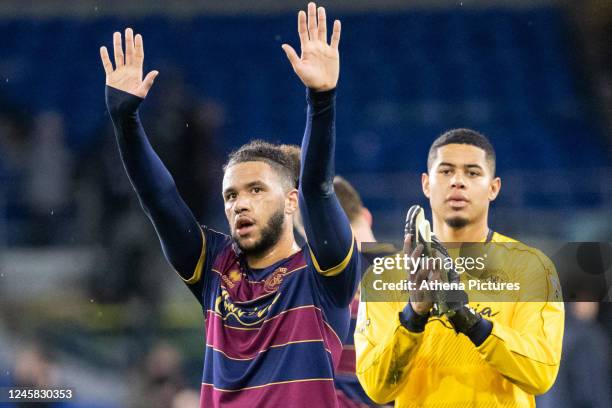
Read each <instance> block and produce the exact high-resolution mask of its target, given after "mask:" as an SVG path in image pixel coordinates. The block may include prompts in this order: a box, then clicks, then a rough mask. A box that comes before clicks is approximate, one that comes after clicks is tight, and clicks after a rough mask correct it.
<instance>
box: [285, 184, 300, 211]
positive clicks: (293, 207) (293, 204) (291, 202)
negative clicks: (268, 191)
mask: <svg viewBox="0 0 612 408" xmlns="http://www.w3.org/2000/svg"><path fill="white" fill-rule="evenodd" d="M296 211H298V191H297V190H296V189H295V188H294V189H293V190H290V191H289V192H288V193H287V194H286V195H285V214H294V213H295V212H296Z"/></svg>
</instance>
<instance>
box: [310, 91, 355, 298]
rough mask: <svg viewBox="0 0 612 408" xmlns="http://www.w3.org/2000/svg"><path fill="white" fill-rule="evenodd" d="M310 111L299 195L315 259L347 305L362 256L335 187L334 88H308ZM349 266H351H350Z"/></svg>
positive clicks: (335, 293)
mask: <svg viewBox="0 0 612 408" xmlns="http://www.w3.org/2000/svg"><path fill="white" fill-rule="evenodd" d="M307 99H308V113H307V121H306V129H305V131H304V139H303V141H302V157H301V171H300V189H299V200H300V210H301V213H302V218H303V221H304V230H305V232H306V238H307V241H308V245H309V247H310V251H311V260H312V263H313V265H314V267H315V269H316V270H317V272H319V274H320V275H321V276H322V277H324V278H328V279H324V286H325V287H326V288H327V290H328V291H329V292H330V294H331V296H332V298H333V300H334V302H335V303H336V304H338V305H343V306H345V305H348V303H349V302H350V300H351V298H352V296H353V294H354V293H355V290H356V289H357V282H358V279H359V272H358V270H359V267H360V259H359V257H358V251H357V248H355V240H354V238H353V233H352V230H351V226H350V223H349V221H348V218H347V217H346V214H345V213H344V211H343V210H342V207H341V206H340V203H339V202H338V199H337V197H336V194H335V193H334V190H333V179H334V173H335V168H334V149H335V89H334V90H330V91H326V92H314V91H312V90H308V98H307ZM349 266H350V267H349Z"/></svg>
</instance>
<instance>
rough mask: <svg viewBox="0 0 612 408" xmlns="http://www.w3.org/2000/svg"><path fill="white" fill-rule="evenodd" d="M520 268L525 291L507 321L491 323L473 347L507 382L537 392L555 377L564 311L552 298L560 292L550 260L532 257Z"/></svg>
mask: <svg viewBox="0 0 612 408" xmlns="http://www.w3.org/2000/svg"><path fill="white" fill-rule="evenodd" d="M537 262H539V263H540V264H539V267H538V265H536V264H535V263H537ZM536 271H539V272H540V273H536ZM524 272H526V273H524V278H522V279H521V280H522V282H521V283H522V285H521V286H523V285H528V287H527V288H522V289H521V292H523V293H525V295H524V296H522V299H521V301H519V302H517V303H516V306H515V309H514V315H513V317H512V321H511V324H509V325H505V324H501V323H498V322H495V323H493V330H492V332H491V335H490V336H489V337H488V338H487V339H486V340H485V341H484V342H483V343H482V344H481V345H480V346H479V347H478V348H477V350H478V352H479V353H480V354H481V355H482V357H483V358H484V359H485V360H486V361H487V362H488V363H489V364H491V366H493V367H494V368H496V369H497V370H498V371H499V372H500V373H501V374H502V375H503V376H504V377H505V378H507V379H508V380H509V381H510V382H512V383H513V384H516V385H517V386H518V387H520V388H521V389H522V390H524V391H525V392H528V393H530V394H534V395H538V394H543V393H545V392H546V391H547V390H548V389H549V388H550V387H551V386H552V385H553V383H554V382H555V379H556V377H557V372H558V370H559V363H560V360H561V346H562V342H563V328H564V316H565V313H564V307H563V302H560V301H555V300H558V297H560V293H559V292H558V290H559V288H558V285H557V283H556V282H558V281H557V274H556V271H555V269H554V266H553V265H552V263H551V262H550V260H548V259H547V258H546V259H545V260H544V261H543V260H542V259H541V258H536V259H534V258H532V259H531V261H530V264H529V265H527V267H526V268H525V269H524Z"/></svg>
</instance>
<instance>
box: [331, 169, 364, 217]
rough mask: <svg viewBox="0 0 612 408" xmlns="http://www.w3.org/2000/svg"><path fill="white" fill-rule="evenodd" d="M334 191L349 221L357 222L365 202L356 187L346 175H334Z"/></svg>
mask: <svg viewBox="0 0 612 408" xmlns="http://www.w3.org/2000/svg"><path fill="white" fill-rule="evenodd" d="M334 191H335V192H336V197H338V201H340V206H342V209H343V210H344V212H345V213H346V216H347V218H348V219H349V222H351V223H353V222H355V221H356V220H357V219H358V218H359V216H360V215H361V214H362V211H363V202H362V201H361V197H360V196H359V193H358V192H357V190H355V188H354V187H353V186H352V185H351V183H349V182H348V181H346V179H345V178H344V177H341V176H336V177H334Z"/></svg>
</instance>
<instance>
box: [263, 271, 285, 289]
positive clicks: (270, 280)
mask: <svg viewBox="0 0 612 408" xmlns="http://www.w3.org/2000/svg"><path fill="white" fill-rule="evenodd" d="M285 275H287V268H277V269H276V270H275V271H274V272H272V273H271V274H270V276H268V277H267V278H266V280H265V281H264V290H265V291H266V292H274V291H275V290H276V289H278V287H279V286H280V284H281V283H282V282H283V278H284V277H285Z"/></svg>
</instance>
